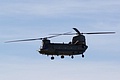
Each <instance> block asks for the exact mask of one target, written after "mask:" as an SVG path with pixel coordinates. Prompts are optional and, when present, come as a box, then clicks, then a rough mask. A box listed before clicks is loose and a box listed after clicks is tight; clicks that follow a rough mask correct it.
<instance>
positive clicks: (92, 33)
mask: <svg viewBox="0 0 120 80" xmlns="http://www.w3.org/2000/svg"><path fill="white" fill-rule="evenodd" d="M81 34H115V32H90V33H81Z"/></svg>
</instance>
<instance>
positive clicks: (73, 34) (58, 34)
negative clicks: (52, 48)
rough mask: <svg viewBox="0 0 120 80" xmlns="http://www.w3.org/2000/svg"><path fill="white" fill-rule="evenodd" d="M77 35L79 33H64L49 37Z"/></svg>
mask: <svg viewBox="0 0 120 80" xmlns="http://www.w3.org/2000/svg"><path fill="white" fill-rule="evenodd" d="M76 34H77V33H71V32H66V33H62V34H49V35H56V36H60V35H76Z"/></svg>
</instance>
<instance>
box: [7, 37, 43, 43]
mask: <svg viewBox="0 0 120 80" xmlns="http://www.w3.org/2000/svg"><path fill="white" fill-rule="evenodd" d="M42 39H43V38H36V39H23V40H14V41H7V42H5V43H10V42H22V41H34V40H42Z"/></svg>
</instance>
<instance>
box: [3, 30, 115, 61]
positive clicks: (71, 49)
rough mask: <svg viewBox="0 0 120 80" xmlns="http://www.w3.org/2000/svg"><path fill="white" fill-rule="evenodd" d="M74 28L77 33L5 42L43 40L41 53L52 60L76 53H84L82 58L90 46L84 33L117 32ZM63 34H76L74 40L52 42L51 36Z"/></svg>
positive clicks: (69, 33) (72, 55)
mask: <svg viewBox="0 0 120 80" xmlns="http://www.w3.org/2000/svg"><path fill="white" fill-rule="evenodd" d="M73 29H74V30H75V31H76V33H71V32H67V33H63V34H51V35H52V36H49V37H44V38H34V39H24V40H14V41H7V42H5V43H10V42H21V41H34V40H42V47H41V48H40V49H39V50H38V52H39V53H40V54H43V55H47V56H49V55H51V60H54V56H61V59H63V58H64V56H70V57H71V58H72V59H73V58H74V55H82V58H84V52H85V51H86V50H87V48H88V46H87V45H86V39H85V36H84V34H114V33H115V32H91V33H80V31H79V30H78V29H77V28H73ZM61 35H75V36H74V37H73V38H72V41H71V42H69V43H51V42H50V40H49V38H53V37H57V36H61Z"/></svg>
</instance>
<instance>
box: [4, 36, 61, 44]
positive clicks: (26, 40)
mask: <svg viewBox="0 0 120 80" xmlns="http://www.w3.org/2000/svg"><path fill="white" fill-rule="evenodd" d="M57 36H59V35H55V36H49V37H44V38H34V39H23V40H13V41H7V42H5V43H11V42H23V41H35V40H43V39H47V38H53V37H57Z"/></svg>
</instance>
